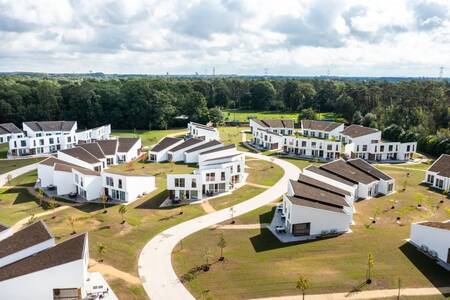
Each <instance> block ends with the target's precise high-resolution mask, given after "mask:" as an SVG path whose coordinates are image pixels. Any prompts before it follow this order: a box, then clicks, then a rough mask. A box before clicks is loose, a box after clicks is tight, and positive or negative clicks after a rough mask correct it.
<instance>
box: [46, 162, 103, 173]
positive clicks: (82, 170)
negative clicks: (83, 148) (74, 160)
mask: <svg viewBox="0 0 450 300" xmlns="http://www.w3.org/2000/svg"><path fill="white" fill-rule="evenodd" d="M72 170H76V171H78V172H80V173H81V174H84V175H90V176H100V173H99V172H96V171H92V170H89V169H86V168H83V167H78V166H73V165H66V164H60V163H56V164H55V171H61V172H68V173H72Z"/></svg>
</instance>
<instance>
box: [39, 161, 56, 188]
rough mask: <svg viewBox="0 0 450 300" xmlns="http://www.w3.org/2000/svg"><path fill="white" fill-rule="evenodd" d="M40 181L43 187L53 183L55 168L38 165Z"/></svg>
mask: <svg viewBox="0 0 450 300" xmlns="http://www.w3.org/2000/svg"><path fill="white" fill-rule="evenodd" d="M37 171H38V180H40V182H41V187H47V186H49V185H51V184H53V185H54V183H53V166H48V165H44V164H38V166H37Z"/></svg>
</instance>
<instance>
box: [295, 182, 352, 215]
mask: <svg viewBox="0 0 450 300" xmlns="http://www.w3.org/2000/svg"><path fill="white" fill-rule="evenodd" d="M290 183H291V186H292V189H293V191H294V195H295V196H296V197H299V198H304V199H309V200H314V201H318V202H321V203H323V204H326V205H334V206H338V207H341V208H342V207H344V206H349V205H348V203H347V201H345V198H344V196H342V195H338V194H336V193H333V192H329V191H327V190H325V189H322V188H318V187H316V186H313V185H310V184H306V183H303V182H299V181H295V180H291V181H290Z"/></svg>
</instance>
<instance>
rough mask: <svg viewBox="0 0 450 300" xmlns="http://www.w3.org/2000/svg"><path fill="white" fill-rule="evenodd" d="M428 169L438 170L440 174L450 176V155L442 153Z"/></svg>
mask: <svg viewBox="0 0 450 300" xmlns="http://www.w3.org/2000/svg"><path fill="white" fill-rule="evenodd" d="M428 171H431V172H436V173H438V175H439V176H443V177H450V155H449V154H442V155H441V156H440V157H439V158H438V159H437V160H436V161H435V162H434V163H433V164H432V165H431V167H429V168H428Z"/></svg>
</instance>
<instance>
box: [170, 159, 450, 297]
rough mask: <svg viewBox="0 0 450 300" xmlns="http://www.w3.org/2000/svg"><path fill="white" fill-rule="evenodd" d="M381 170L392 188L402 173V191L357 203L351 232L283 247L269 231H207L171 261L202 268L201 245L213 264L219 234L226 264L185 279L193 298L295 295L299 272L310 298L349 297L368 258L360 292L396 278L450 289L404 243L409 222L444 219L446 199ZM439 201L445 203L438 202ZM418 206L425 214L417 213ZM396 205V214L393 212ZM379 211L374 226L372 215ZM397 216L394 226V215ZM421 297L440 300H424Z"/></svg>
mask: <svg viewBox="0 0 450 300" xmlns="http://www.w3.org/2000/svg"><path fill="white" fill-rule="evenodd" d="M396 167H397V169H394V168H392V166H386V167H381V168H382V169H383V170H384V171H386V172H387V173H389V174H390V175H391V176H393V177H394V178H395V179H396V182H397V190H401V189H402V188H403V185H404V178H405V177H406V176H405V174H406V172H409V173H410V176H409V178H408V180H407V182H406V191H404V192H403V191H401V192H397V193H394V194H392V195H390V196H385V197H380V198H373V199H369V200H365V201H360V202H358V203H357V204H356V210H357V213H356V214H355V215H354V221H355V222H356V225H354V226H352V231H353V232H352V233H349V234H345V235H342V236H339V237H336V238H330V239H324V240H317V241H313V242H309V243H297V244H287V245H286V244H281V243H280V242H278V240H277V239H276V238H275V237H274V236H273V235H272V234H271V233H270V232H269V231H268V230H266V229H262V230H223V229H222V230H220V229H214V230H212V229H207V230H203V231H201V232H198V233H195V234H193V235H191V236H189V237H188V238H186V239H185V240H183V248H182V249H180V248H177V249H176V251H174V253H173V264H174V267H175V270H176V272H177V274H179V276H183V275H184V274H186V273H187V272H188V271H189V270H191V268H193V267H195V266H198V265H201V264H202V263H204V260H205V257H204V255H202V253H205V248H208V249H209V252H210V253H211V257H210V261H214V260H215V259H217V257H218V255H219V248H218V247H217V241H218V238H219V236H220V235H221V234H223V235H224V238H225V240H226V242H227V246H226V248H225V250H224V253H225V257H226V259H225V262H224V263H214V264H213V265H212V267H211V269H210V271H209V272H207V273H204V272H203V273H199V274H197V275H196V276H194V278H193V279H192V280H191V281H189V282H186V283H185V284H186V286H187V287H188V288H189V290H190V291H191V292H192V293H193V294H194V295H195V296H196V297H197V298H201V297H202V296H204V295H205V293H206V294H207V295H208V296H210V297H211V298H213V299H247V298H257V297H270V296H279V295H292V294H298V293H299V292H298V290H296V288H295V281H296V279H297V277H298V275H299V274H302V275H304V276H306V277H307V278H308V279H309V280H310V281H311V282H312V288H311V289H310V290H309V291H308V292H309V293H327V292H328V293H331V292H349V291H351V290H352V289H354V288H355V287H358V286H359V285H360V284H361V283H362V282H363V281H364V280H365V274H366V269H367V267H366V265H367V255H368V253H372V254H373V256H374V260H375V265H374V269H373V284H371V285H370V286H364V287H362V289H363V290H365V289H385V288H396V287H397V281H398V278H399V277H401V280H402V287H404V288H406V287H433V286H450V276H449V275H450V273H449V272H446V271H444V270H443V269H442V268H440V267H438V266H437V265H436V264H434V263H432V262H431V261H430V260H429V259H427V258H426V257H424V256H423V255H421V254H420V253H419V252H418V251H416V250H415V249H414V248H413V247H411V246H410V245H409V244H407V243H406V241H405V239H406V238H408V236H409V230H410V223H411V222H415V221H419V220H446V219H449V218H450V214H449V212H448V211H446V209H445V207H447V209H448V208H450V200H449V199H448V198H445V197H444V196H443V195H442V194H441V193H439V192H435V191H431V190H429V189H428V188H427V187H425V186H422V185H419V184H420V182H421V181H422V179H423V175H424V171H423V170H420V169H421V168H422V167H421V166H420V165H415V166H411V165H408V166H407V167H408V168H413V167H417V170H410V169H408V170H406V169H398V167H399V166H398V165H396ZM441 200H443V201H444V204H440V203H439V202H440V201H441ZM419 201H420V202H421V204H422V206H423V207H424V208H423V209H420V210H419V209H417V207H416V205H417V203H418V202H419ZM392 205H394V206H395V209H391V206H392ZM273 210H274V207H273V205H266V206H264V207H262V208H259V209H258V210H255V211H252V212H250V213H248V214H246V215H244V216H241V217H238V218H236V223H237V224H252V223H257V222H262V223H267V222H270V220H271V218H272V213H273ZM376 211H377V212H378V217H377V223H376V224H372V225H371V217H373V216H374V214H375V212H376ZM397 217H401V220H400V221H401V223H400V224H397V223H396V222H395V221H396V218H397ZM421 299H444V297H443V296H442V297H438V296H436V297H429V298H421Z"/></svg>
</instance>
